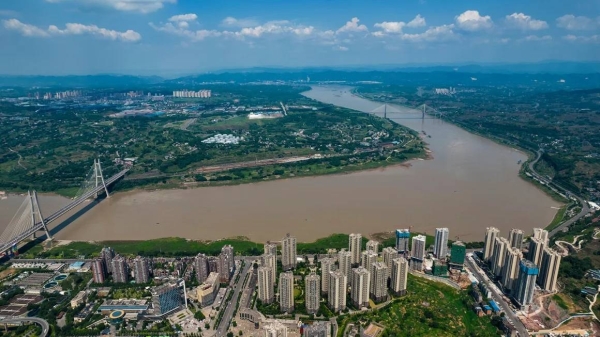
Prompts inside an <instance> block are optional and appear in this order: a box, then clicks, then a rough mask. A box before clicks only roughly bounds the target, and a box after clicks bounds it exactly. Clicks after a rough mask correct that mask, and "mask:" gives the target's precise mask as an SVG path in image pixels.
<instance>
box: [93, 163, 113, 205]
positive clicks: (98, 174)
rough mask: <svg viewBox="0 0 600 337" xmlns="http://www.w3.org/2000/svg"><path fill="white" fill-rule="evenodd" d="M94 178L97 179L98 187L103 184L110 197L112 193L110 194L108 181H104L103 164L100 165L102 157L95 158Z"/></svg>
mask: <svg viewBox="0 0 600 337" xmlns="http://www.w3.org/2000/svg"><path fill="white" fill-rule="evenodd" d="M94 179H96V187H98V186H100V184H102V186H103V187H104V192H106V197H107V198H110V194H108V188H106V183H104V176H103V175H102V165H100V159H94Z"/></svg>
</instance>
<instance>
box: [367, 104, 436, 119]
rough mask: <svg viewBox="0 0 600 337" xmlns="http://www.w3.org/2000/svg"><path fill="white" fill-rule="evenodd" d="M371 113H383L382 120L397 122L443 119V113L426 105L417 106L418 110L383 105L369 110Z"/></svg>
mask: <svg viewBox="0 0 600 337" xmlns="http://www.w3.org/2000/svg"><path fill="white" fill-rule="evenodd" d="M371 113H374V114H381V113H383V118H387V119H390V120H397V119H423V120H424V119H441V118H442V117H444V113H443V112H441V111H439V110H436V109H434V108H432V107H430V106H427V105H426V104H423V105H421V106H419V108H418V110H417V109H411V108H398V107H396V106H393V105H389V104H383V105H381V106H379V107H377V108H375V109H373V110H371ZM388 113H390V114H391V116H390V117H388Z"/></svg>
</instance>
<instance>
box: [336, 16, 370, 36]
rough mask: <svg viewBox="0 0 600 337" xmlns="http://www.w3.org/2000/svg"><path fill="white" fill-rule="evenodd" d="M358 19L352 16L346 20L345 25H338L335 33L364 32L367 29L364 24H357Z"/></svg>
mask: <svg viewBox="0 0 600 337" xmlns="http://www.w3.org/2000/svg"><path fill="white" fill-rule="evenodd" d="M359 22H360V20H359V19H358V18H357V17H354V18H352V19H351V20H350V21H348V22H346V24H345V25H343V26H342V27H340V29H338V30H337V31H336V33H338V34H340V33H353V32H366V31H368V30H369V29H368V28H367V26H365V25H361V24H359Z"/></svg>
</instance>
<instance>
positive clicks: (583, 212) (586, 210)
mask: <svg viewBox="0 0 600 337" xmlns="http://www.w3.org/2000/svg"><path fill="white" fill-rule="evenodd" d="M543 153H544V151H543V150H538V151H537V156H536V158H535V160H533V161H532V162H530V163H529V165H528V168H529V171H530V173H531V174H532V175H533V176H534V177H535V178H536V179H538V180H539V181H541V182H543V183H545V184H548V185H549V184H552V185H553V186H554V187H556V188H557V189H559V190H561V191H563V192H565V193H566V194H568V195H570V196H572V197H573V198H575V199H576V200H577V201H578V202H579V203H580V204H581V212H579V213H577V215H575V216H574V217H572V218H570V219H569V220H567V221H565V222H563V223H561V224H560V225H559V226H557V227H556V228H554V229H553V230H551V231H550V232H549V233H548V236H549V237H552V236H554V235H556V233H558V232H561V231H562V230H563V229H565V228H568V227H569V226H571V225H572V224H573V223H575V222H576V221H577V220H579V219H581V218H583V217H584V216H585V215H586V214H588V213H589V212H590V206H589V205H588V203H587V202H586V201H585V200H583V198H581V197H579V196H577V195H576V194H574V193H573V192H571V191H569V190H567V189H566V188H563V187H561V186H560V185H557V184H554V183H552V181H550V180H548V179H546V178H544V177H542V176H541V175H540V174H539V173H537V172H536V171H535V169H534V168H533V167H534V166H535V164H536V163H537V162H538V161H539V160H540V158H541V157H542V154H543Z"/></svg>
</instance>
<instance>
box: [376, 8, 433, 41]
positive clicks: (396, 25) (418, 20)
mask: <svg viewBox="0 0 600 337" xmlns="http://www.w3.org/2000/svg"><path fill="white" fill-rule="evenodd" d="M425 25H426V22H425V18H424V17H422V16H421V15H420V14H419V15H417V16H415V18H414V19H412V20H411V21H410V22H408V23H406V22H404V21H384V22H379V23H376V24H375V25H374V27H375V28H380V29H381V31H376V32H374V33H372V35H373V36H376V37H383V36H385V35H386V34H400V33H402V30H403V29H404V27H410V28H415V27H424V26H425Z"/></svg>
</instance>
